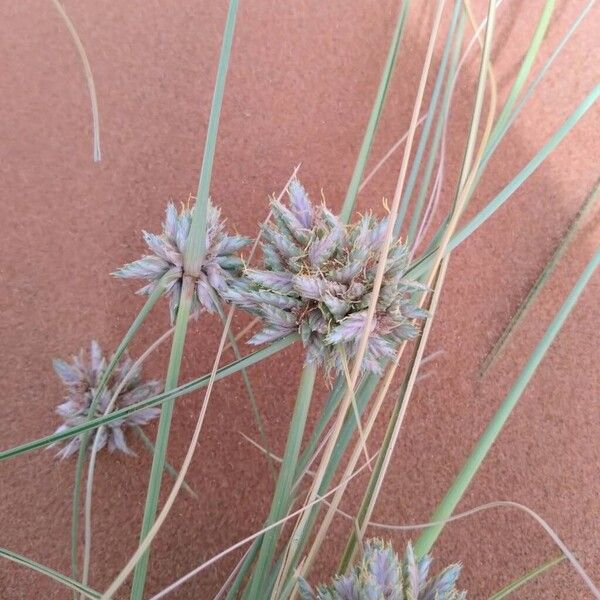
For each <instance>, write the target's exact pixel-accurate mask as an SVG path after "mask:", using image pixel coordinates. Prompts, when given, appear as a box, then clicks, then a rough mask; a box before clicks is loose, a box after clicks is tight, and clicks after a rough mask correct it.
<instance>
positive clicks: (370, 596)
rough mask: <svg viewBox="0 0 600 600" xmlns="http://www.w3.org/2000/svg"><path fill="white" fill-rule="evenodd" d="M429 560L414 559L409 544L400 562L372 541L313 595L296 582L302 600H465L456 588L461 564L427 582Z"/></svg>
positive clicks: (386, 546) (382, 544)
mask: <svg viewBox="0 0 600 600" xmlns="http://www.w3.org/2000/svg"><path fill="white" fill-rule="evenodd" d="M430 566H431V558H430V557H429V556H427V555H426V556H424V557H423V558H421V559H420V560H416V558H415V555H414V553H413V549H412V546H411V544H410V543H409V544H408V547H407V548H406V554H405V557H404V560H403V561H400V560H399V559H398V555H397V554H396V553H395V552H394V549H393V548H392V546H391V545H390V544H389V543H386V542H384V541H383V540H379V539H373V540H370V541H368V542H366V544H365V548H364V555H363V559H362V560H361V562H360V563H359V564H358V565H356V566H355V567H354V568H353V569H352V571H351V572H350V573H349V574H348V575H341V576H337V577H336V578H334V580H333V582H332V583H331V584H329V585H320V586H319V587H318V588H317V591H316V593H315V592H314V591H313V589H312V588H311V586H310V585H309V584H308V583H307V582H306V581H305V580H303V579H300V580H299V581H298V589H299V592H300V597H301V598H302V600H464V599H465V598H466V592H462V591H459V590H457V589H456V580H457V579H458V576H459V574H460V569H461V567H460V565H451V566H449V567H447V568H446V569H444V570H443V571H442V572H441V573H440V574H439V575H437V576H436V577H433V578H431V579H429V580H427V576H428V573H429V567H430Z"/></svg>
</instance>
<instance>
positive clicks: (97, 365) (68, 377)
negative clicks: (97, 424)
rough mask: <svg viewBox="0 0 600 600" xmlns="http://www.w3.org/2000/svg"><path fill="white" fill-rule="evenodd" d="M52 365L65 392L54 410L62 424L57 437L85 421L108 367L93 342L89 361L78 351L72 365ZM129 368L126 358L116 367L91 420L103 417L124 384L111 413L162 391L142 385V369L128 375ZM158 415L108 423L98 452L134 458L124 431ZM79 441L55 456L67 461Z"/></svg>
mask: <svg viewBox="0 0 600 600" xmlns="http://www.w3.org/2000/svg"><path fill="white" fill-rule="evenodd" d="M53 364H54V370H55V371H56V374H57V375H58V376H59V377H60V379H61V381H62V382H63V384H64V385H65V387H66V389H67V393H66V396H65V401H64V402H63V403H62V404H60V405H59V406H57V408H56V412H57V414H59V415H60V416H61V417H62V419H63V421H64V423H63V424H62V425H61V426H60V427H59V428H58V429H57V430H56V432H55V433H60V432H62V431H66V430H67V429H69V428H71V427H74V426H75V425H80V424H82V423H85V422H86V421H87V420H88V417H89V415H90V408H91V404H92V400H93V398H94V395H95V394H96V390H97V389H98V387H99V383H100V380H101V378H102V375H103V373H104V371H105V369H106V365H107V363H106V359H105V358H104V356H103V355H102V350H101V349H100V346H99V345H98V342H96V341H92V343H91V347H90V356H89V360H88V359H87V358H86V356H85V354H84V351H83V350H81V351H80V352H79V355H78V356H74V357H73V361H72V362H71V363H67V362H65V361H63V360H59V359H56V360H54V363H53ZM132 366H133V362H132V361H131V359H129V358H127V357H125V359H124V360H122V361H121V363H120V364H119V365H117V367H116V368H115V370H114V371H113V373H112V375H111V376H110V377H109V379H108V382H107V384H106V385H105V386H104V389H103V391H102V393H101V394H100V398H99V401H98V403H97V405H96V410H95V411H94V414H93V415H92V417H99V416H102V415H103V414H104V412H105V411H106V408H107V407H108V405H109V403H110V401H111V398H112V397H113V394H114V393H115V392H116V391H117V388H118V387H119V386H120V385H121V384H122V383H123V381H124V380H125V383H124V384H123V386H122V388H121V390H120V391H119V393H118V395H117V399H116V402H115V404H114V407H113V410H117V409H119V408H123V407H125V406H130V405H131V404H137V403H138V402H141V401H142V400H146V398H150V397H151V396H155V395H156V394H158V393H159V392H160V391H161V389H162V384H161V383H160V382H159V381H145V382H144V381H142V373H141V368H140V367H137V368H135V369H134V370H133V371H131V372H130V370H131V367H132ZM159 412H160V409H158V408H145V409H142V410H139V411H137V412H134V413H132V414H130V415H128V416H126V417H124V418H122V419H117V420H116V421H111V422H110V423H107V424H106V425H104V426H103V427H102V431H101V435H100V439H99V443H98V449H100V448H103V447H104V446H108V449H109V450H110V451H111V452H112V451H114V450H119V451H121V452H124V453H125V454H133V452H132V451H131V450H130V448H129V447H128V446H127V442H126V441H125V434H124V432H123V430H124V429H126V428H127V427H131V426H133V425H145V424H146V423H148V422H149V421H151V420H152V419H154V418H155V417H157V416H158V414H159ZM95 433H96V430H93V431H92V435H90V436H88V445H89V447H91V445H92V443H93V441H94V437H95ZM82 439H83V434H80V435H77V436H76V437H74V438H73V439H72V440H71V441H69V442H68V443H67V444H66V445H65V446H64V447H63V448H62V449H61V450H60V451H59V452H58V453H57V456H59V457H61V458H67V457H68V456H71V455H72V454H74V453H75V452H77V450H79V446H80V445H81V442H82Z"/></svg>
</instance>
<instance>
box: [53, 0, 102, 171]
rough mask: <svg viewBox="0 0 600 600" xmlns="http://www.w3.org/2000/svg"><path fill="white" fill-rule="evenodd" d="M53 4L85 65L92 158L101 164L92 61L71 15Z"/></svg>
mask: <svg viewBox="0 0 600 600" xmlns="http://www.w3.org/2000/svg"><path fill="white" fill-rule="evenodd" d="M52 4H54V7H55V8H56V10H57V12H58V14H59V15H60V16H61V18H62V20H63V21H64V23H65V26H66V28H67V29H68V30H69V33H70V34H71V37H72V38H73V43H74V44H75V47H76V48H77V52H78V53H79V58H80V59H81V64H82V65H83V71H84V73H85V79H86V82H87V86H88V91H89V94H90V103H91V105H92V129H93V141H92V156H93V158H94V162H100V160H101V158H102V156H101V152H100V117H99V116H98V98H97V96H96V84H95V83H94V76H93V74H92V68H91V66H90V61H89V60H88V57H87V53H86V51H85V48H84V46H83V43H82V42H81V39H80V37H79V34H78V33H77V30H76V29H75V25H73V21H71V19H70V18H69V15H67V13H66V12H65V9H64V7H63V5H62V4H61V3H60V2H59V1H58V0H52Z"/></svg>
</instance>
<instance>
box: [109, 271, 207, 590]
mask: <svg viewBox="0 0 600 600" xmlns="http://www.w3.org/2000/svg"><path fill="white" fill-rule="evenodd" d="M195 293H196V291H195V282H194V280H193V279H192V278H191V277H188V276H185V277H184V278H183V285H182V287H181V299H180V301H179V308H178V309H177V319H176V321H175V332H174V334H173V342H172V344H171V356H170V358H169V366H168V368H167V376H166V378H165V391H166V392H169V391H171V390H173V389H174V388H175V387H177V381H178V379H179V370H180V368H181V359H182V357H183V347H184V344H185V336H186V332H187V326H188V319H189V316H190V309H191V306H192V298H193V295H194V294H195ZM173 406H174V402H173V400H170V401H167V402H164V403H163V405H162V407H161V411H160V420H159V422H158V431H157V433H156V444H155V446H154V457H153V460H152V467H151V469H150V479H149V481H148V492H147V494H146V505H145V507H144V516H143V519H142V528H141V531H140V540H143V539H145V537H146V536H147V535H148V532H149V531H150V529H151V528H152V525H153V524H154V519H155V518H156V509H157V507H158V496H159V494H160V486H161V483H162V476H163V471H164V466H165V459H166V455H167V446H168V443H169V431H170V428H171V419H172V417H173ZM113 414H114V413H113ZM149 559H150V550H148V551H147V552H145V553H144V554H143V556H142V557H141V558H140V560H139V562H138V563H137V565H136V568H135V572H134V575H133V584H132V587H131V598H132V600H141V598H142V596H143V594H144V584H145V581H146V572H147V570H148V561H149Z"/></svg>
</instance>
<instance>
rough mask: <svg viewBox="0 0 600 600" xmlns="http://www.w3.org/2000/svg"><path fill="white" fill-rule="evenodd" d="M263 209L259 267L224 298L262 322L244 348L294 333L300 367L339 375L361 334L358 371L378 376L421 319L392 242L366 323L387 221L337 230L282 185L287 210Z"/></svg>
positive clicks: (329, 217)
mask: <svg viewBox="0 0 600 600" xmlns="http://www.w3.org/2000/svg"><path fill="white" fill-rule="evenodd" d="M271 210H272V214H273V221H274V222H273V223H272V224H270V225H263V227H262V232H263V238H264V242H263V244H262V250H263V255H264V265H263V268H262V269H260V270H251V269H248V270H247V271H246V274H245V275H246V276H245V278H244V279H242V280H239V281H236V282H235V284H234V285H233V286H231V288H230V289H229V290H228V291H227V294H226V297H227V298H228V299H229V300H230V301H231V302H233V303H234V304H237V305H238V306H241V307H243V308H245V309H246V310H248V311H250V312H252V313H255V314H257V315H258V316H260V317H261V318H262V319H263V322H264V326H263V329H262V330H261V331H260V332H258V333H257V334H256V335H255V336H254V337H253V338H252V339H251V340H250V343H253V344H261V343H264V342H270V341H274V340H276V339H278V338H280V337H283V336H285V335H287V334H289V333H291V332H294V331H297V332H299V333H300V336H301V338H302V341H303V343H304V346H305V348H306V350H307V361H308V362H316V363H321V364H324V365H325V366H326V368H327V369H331V368H335V369H337V370H338V371H341V370H342V368H343V362H342V360H343V358H344V357H347V358H348V359H350V358H351V357H352V356H354V355H355V354H356V352H357V350H358V346H359V342H360V338H361V336H362V334H363V332H364V331H365V329H366V328H367V327H369V341H368V346H367V351H366V354H365V357H364V360H363V364H362V368H363V369H365V370H368V371H373V372H376V373H380V372H381V370H382V368H383V363H384V362H385V360H386V359H391V358H393V357H395V353H396V348H397V345H398V343H399V342H401V341H402V340H406V339H410V338H412V337H414V336H415V335H416V334H417V329H416V327H415V326H414V325H413V324H412V323H411V320H412V319H414V318H423V317H425V316H426V315H427V313H426V312H425V311H422V310H420V309H419V308H417V307H415V306H413V305H412V304H411V303H410V300H409V296H408V294H409V293H410V292H412V291H414V290H415V289H423V286H421V285H420V284H418V283H416V282H412V281H408V280H406V279H404V277H403V276H404V272H405V271H406V268H407V266H408V257H407V252H406V248H405V246H403V245H402V244H401V243H400V241H396V242H394V243H393V244H392V246H391V248H390V251H389V253H388V256H387V260H386V263H385V272H384V276H383V280H382V285H381V289H380V292H379V296H378V298H377V303H376V310H375V316H374V319H373V320H372V321H371V323H368V318H367V314H368V308H369V303H370V301H371V297H372V293H373V290H374V283H375V279H376V272H377V266H378V262H379V257H380V251H381V248H382V245H383V243H384V240H385V233H386V229H387V220H386V219H384V220H381V221H378V220H376V219H375V218H374V217H373V216H372V215H371V214H367V215H365V216H363V217H362V218H361V219H360V220H359V221H358V223H356V224H353V225H344V224H343V223H342V222H341V221H340V219H339V218H338V217H336V216H335V215H333V214H332V213H331V212H330V211H329V210H328V209H327V208H326V207H325V206H324V205H321V206H314V205H313V204H312V202H311V201H310V199H309V197H308V195H307V193H306V191H305V190H304V188H303V187H302V185H301V184H300V183H299V182H298V181H297V180H294V181H292V182H291V184H290V187H289V203H288V206H285V205H284V204H282V203H280V202H278V201H275V200H274V201H272V203H271Z"/></svg>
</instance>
